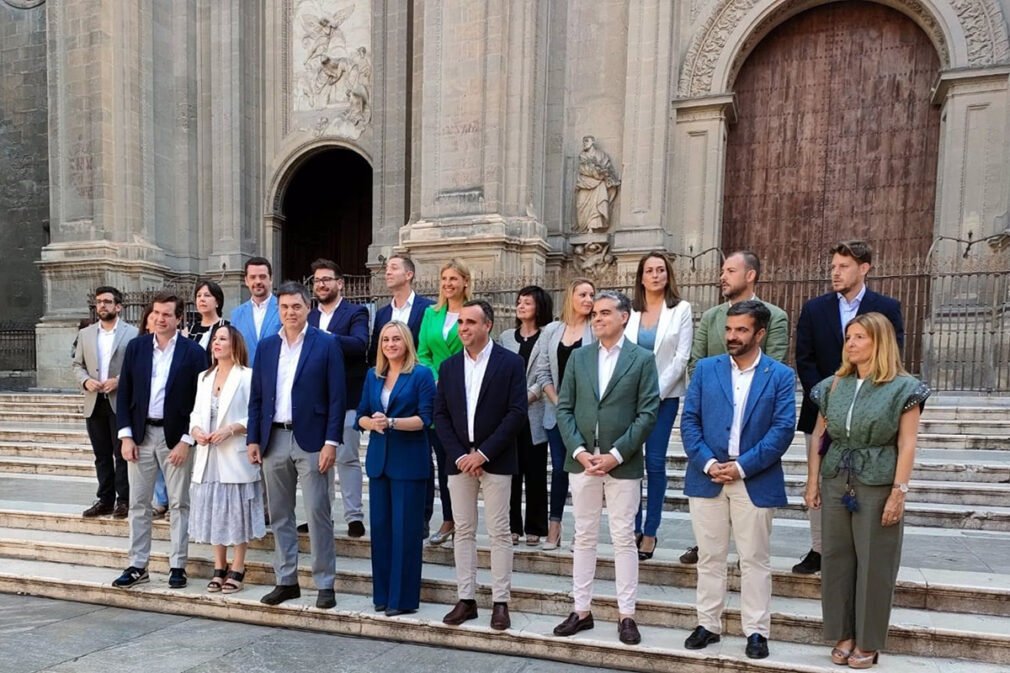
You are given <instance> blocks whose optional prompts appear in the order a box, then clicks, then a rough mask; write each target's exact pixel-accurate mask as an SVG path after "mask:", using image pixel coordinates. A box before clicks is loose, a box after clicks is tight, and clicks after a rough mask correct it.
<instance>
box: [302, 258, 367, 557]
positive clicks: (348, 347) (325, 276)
mask: <svg viewBox="0 0 1010 673" xmlns="http://www.w3.org/2000/svg"><path fill="white" fill-rule="evenodd" d="M312 291H313V293H314V294H315V295H316V300H317V301H318V306H317V307H316V308H314V309H312V312H311V313H309V324H310V325H312V326H313V327H318V328H319V329H321V330H323V331H325V332H329V333H330V334H332V335H333V336H334V337H335V338H336V340H337V341H338V342H339V343H340V350H341V351H342V352H343V354H344V374H345V375H346V376H347V388H346V391H345V401H346V403H347V413H346V415H345V416H344V435H343V437H344V440H343V442H342V443H341V444H340V447H339V448H338V449H337V481H339V482H340V500H341V502H342V503H343V506H344V521H345V522H346V523H347V534H348V535H349V536H351V537H361V536H363V535H364V534H365V524H364V520H365V513H364V512H363V511H362V508H361V483H362V475H361V458H360V455H359V452H360V448H361V433H359V432H358V430H357V427H356V424H355V418H356V413H355V409H357V408H358V402H359V401H360V400H361V388H362V386H364V384H365V372H366V371H367V370H368V365H367V364H366V363H365V353H366V351H367V350H368V309H367V308H365V307H364V306H361V305H360V304H352V303H351V302H349V301H345V300H344V297H343V292H344V274H343V273H342V272H341V270H340V267H339V266H338V265H337V263H336V262H333V261H331V260H329V259H317V260H316V261H314V262H313V263H312Z"/></svg>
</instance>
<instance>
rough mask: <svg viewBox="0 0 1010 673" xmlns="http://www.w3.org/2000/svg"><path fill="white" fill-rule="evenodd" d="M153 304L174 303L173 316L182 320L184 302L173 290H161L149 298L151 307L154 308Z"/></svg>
mask: <svg viewBox="0 0 1010 673" xmlns="http://www.w3.org/2000/svg"><path fill="white" fill-rule="evenodd" d="M155 304H175V317H176V318H178V319H179V320H182V311H183V309H184V308H185V302H183V300H182V298H181V297H180V296H179V295H177V294H176V293H175V292H172V291H171V290H162V291H161V292H159V293H158V294H156V295H154V298H152V299H151V309H154V305H155Z"/></svg>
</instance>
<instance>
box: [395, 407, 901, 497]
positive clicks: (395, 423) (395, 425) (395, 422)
mask: <svg viewBox="0 0 1010 673" xmlns="http://www.w3.org/2000/svg"><path fill="white" fill-rule="evenodd" d="M389 429H390V430H396V419H395V418H390V419H389ZM905 490H906V491H907V490H908V487H907V486H906V487H905Z"/></svg>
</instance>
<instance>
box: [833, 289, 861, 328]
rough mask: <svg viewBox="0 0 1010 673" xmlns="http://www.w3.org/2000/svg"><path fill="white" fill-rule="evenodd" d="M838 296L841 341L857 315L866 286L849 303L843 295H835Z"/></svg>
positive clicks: (839, 293)
mask: <svg viewBox="0 0 1010 673" xmlns="http://www.w3.org/2000/svg"><path fill="white" fill-rule="evenodd" d="M836 294H837V295H838V317H839V319H840V320H841V321H842V339H843V340H844V338H845V328H846V327H847V326H848V324H849V323H850V322H851V321H852V319H853V318H855V317H856V314H857V313H859V304H861V303H862V301H863V297H864V296H866V286H865V285H864V286H863V289H862V290H860V291H859V294H857V295H856V296H855V298H854V299H853V300H852V301H851V302H850V301H849V300H848V299H846V298H845V295H844V294H842V293H841V292H838V293H836Z"/></svg>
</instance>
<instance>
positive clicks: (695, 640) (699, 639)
mask: <svg viewBox="0 0 1010 673" xmlns="http://www.w3.org/2000/svg"><path fill="white" fill-rule="evenodd" d="M720 640H722V637H721V636H720V635H719V634H718V633H712V632H711V631H709V630H708V629H706V628H705V627H704V626H698V627H696V628H695V629H694V631H691V635H689V636H688V637H687V640H685V641H684V647H686V648H687V649H689V650H703V649H705V648H706V647H708V646H709V645H711V644H712V643H718V642H719V641H720Z"/></svg>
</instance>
